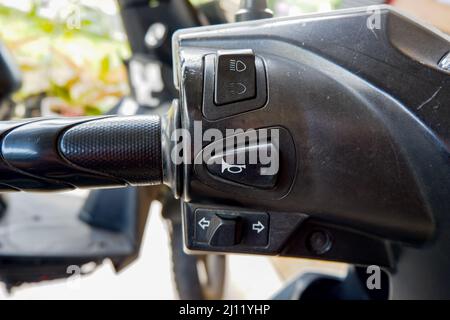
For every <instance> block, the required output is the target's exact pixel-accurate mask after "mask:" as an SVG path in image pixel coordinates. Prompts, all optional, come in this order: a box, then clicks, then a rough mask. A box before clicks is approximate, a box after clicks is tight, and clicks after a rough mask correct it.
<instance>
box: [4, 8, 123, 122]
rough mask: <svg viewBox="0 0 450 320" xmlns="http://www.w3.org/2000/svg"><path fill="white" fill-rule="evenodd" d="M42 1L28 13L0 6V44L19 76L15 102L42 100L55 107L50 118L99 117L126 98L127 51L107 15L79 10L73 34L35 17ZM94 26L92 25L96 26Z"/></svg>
mask: <svg viewBox="0 0 450 320" xmlns="http://www.w3.org/2000/svg"><path fill="white" fill-rule="evenodd" d="M43 5H44V4H43V2H42V1H38V0H34V1H33V3H32V6H31V9H30V10H29V11H28V12H24V11H20V10H17V9H15V8H11V7H6V6H4V5H2V4H0V24H1V25H2V29H1V30H0V39H1V41H2V42H4V43H5V44H6V45H7V47H8V48H9V49H10V51H11V52H12V53H13V55H14V57H15V58H16V61H17V62H18V64H19V65H20V68H21V70H22V73H23V79H24V81H23V86H22V88H21V89H20V91H19V92H18V93H17V94H16V95H15V96H14V99H15V101H16V102H18V103H20V102H21V101H24V100H25V99H27V98H28V97H30V96H34V95H45V96H46V97H51V98H56V99H53V101H58V103H54V105H53V106H50V108H51V111H52V112H56V113H62V114H73V115H93V114H100V113H103V112H105V111H107V110H108V109H109V108H111V107H112V106H113V105H114V104H115V103H116V102H117V101H118V99H120V98H121V97H122V96H124V95H126V94H128V92H129V88H128V84H127V75H126V69H125V66H124V64H123V63H122V62H123V59H125V58H128V57H129V55H130V49H129V47H128V44H127V42H126V38H125V37H123V38H122V39H123V40H117V39H114V38H113V37H112V36H111V27H110V21H108V20H107V19H106V18H108V17H106V18H105V14H104V13H101V12H96V11H95V10H94V9H92V8H86V7H83V6H81V5H80V10H81V11H80V13H81V14H80V24H79V28H71V27H70V26H69V25H68V24H67V23H66V21H65V19H64V18H62V17H61V15H59V14H56V15H55V17H54V18H52V19H49V18H45V17H43V16H42V15H40V14H39V11H40V10H41V9H42V6H43ZM94 22H95V23H94Z"/></svg>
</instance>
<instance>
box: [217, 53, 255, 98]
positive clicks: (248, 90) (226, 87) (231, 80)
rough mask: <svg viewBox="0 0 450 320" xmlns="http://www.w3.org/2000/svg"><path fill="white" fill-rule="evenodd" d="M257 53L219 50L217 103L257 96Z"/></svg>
mask: <svg viewBox="0 0 450 320" xmlns="http://www.w3.org/2000/svg"><path fill="white" fill-rule="evenodd" d="M255 70H256V68H255V55H254V54H253V51H252V50H226V51H219V52H218V54H217V59H216V76H215V96H214V100H215V103H216V104H217V105H224V104H228V103H233V102H237V101H242V100H247V99H251V98H255V97H256V71H255Z"/></svg>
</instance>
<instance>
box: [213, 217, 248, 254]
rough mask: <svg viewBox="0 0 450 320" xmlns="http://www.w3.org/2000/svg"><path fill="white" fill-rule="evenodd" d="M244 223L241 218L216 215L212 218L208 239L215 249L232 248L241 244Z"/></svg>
mask: <svg viewBox="0 0 450 320" xmlns="http://www.w3.org/2000/svg"><path fill="white" fill-rule="evenodd" d="M241 236H242V221H241V218H240V217H235V216H224V215H215V216H213V217H212V218H211V225H210V227H209V228H208V231H207V233H206V237H207V239H208V244H209V245H210V246H213V247H230V246H234V245H237V244H239V243H240V242H241Z"/></svg>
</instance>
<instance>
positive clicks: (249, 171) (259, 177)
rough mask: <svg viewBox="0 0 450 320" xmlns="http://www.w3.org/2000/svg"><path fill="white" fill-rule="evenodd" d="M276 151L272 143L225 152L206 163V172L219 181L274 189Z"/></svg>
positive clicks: (276, 174)
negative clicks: (219, 179)
mask: <svg viewBox="0 0 450 320" xmlns="http://www.w3.org/2000/svg"><path fill="white" fill-rule="evenodd" d="M278 162H279V161H278V150H277V148H276V147H275V146H274V145H273V144H272V143H265V144H255V145H248V146H243V147H238V148H234V149H232V150H227V151H226V152H224V153H222V154H218V155H215V156H212V157H211V158H209V160H208V161H207V165H206V166H207V169H208V171H209V172H210V173H211V174H212V175H214V176H216V177H219V178H221V179H224V180H227V181H231V182H234V183H238V184H243V185H246V186H251V187H256V188H260V189H272V188H274V187H275V184H276V182H277V176H278V169H279V168H278Z"/></svg>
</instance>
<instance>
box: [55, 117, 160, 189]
mask: <svg viewBox="0 0 450 320" xmlns="http://www.w3.org/2000/svg"><path fill="white" fill-rule="evenodd" d="M60 152H61V155H62V156H63V157H64V158H66V159H67V160H68V161H70V162H71V163H73V164H75V165H76V166H79V167H81V168H83V169H88V170H92V171H96V172H102V173H104V174H107V175H109V176H112V177H115V178H118V179H121V180H125V181H126V182H128V183H129V184H132V185H138V184H156V183H161V180H162V163H161V126H160V119H159V117H157V116H142V117H138V116H136V117H123V118H105V119H101V120H97V121H89V122H86V123H82V124H80V125H77V126H74V127H73V128H71V129H69V130H67V131H66V132H65V133H64V134H63V135H62V137H61V140H60Z"/></svg>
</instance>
